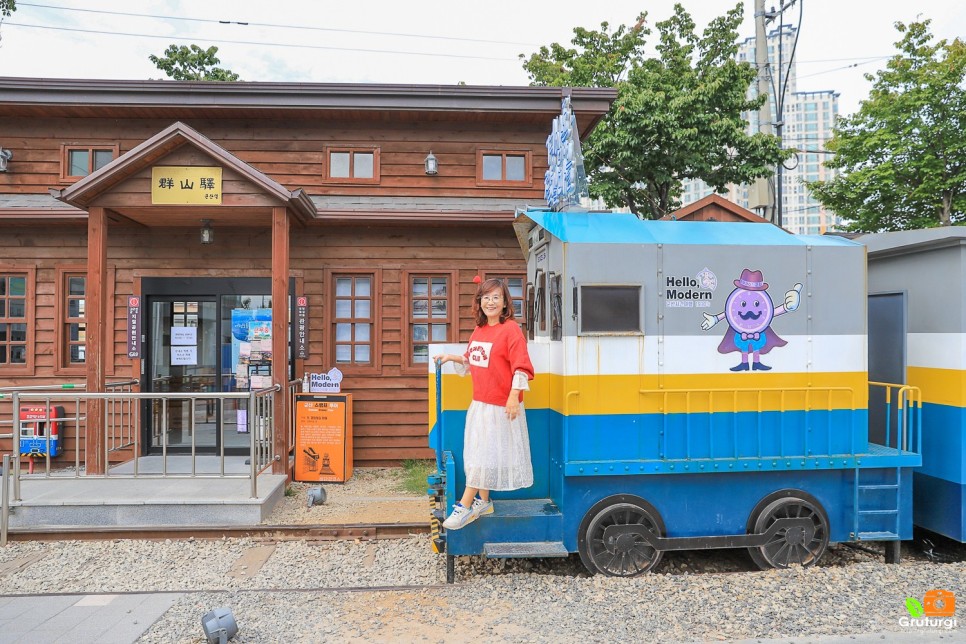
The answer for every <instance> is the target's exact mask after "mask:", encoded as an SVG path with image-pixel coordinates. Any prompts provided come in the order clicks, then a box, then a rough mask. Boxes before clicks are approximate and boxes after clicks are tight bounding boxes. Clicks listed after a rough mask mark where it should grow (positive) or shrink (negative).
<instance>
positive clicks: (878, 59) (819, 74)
mask: <svg viewBox="0 0 966 644" xmlns="http://www.w3.org/2000/svg"><path fill="white" fill-rule="evenodd" d="M886 58H892V56H879V57H878V58H873V59H871V60H867V61H865V62H864V63H852V64H851V65H845V66H844V67H835V68H834V69H826V70H824V71H821V72H814V73H812V74H804V75H802V76H799V78H810V77H812V76H821V75H822V74H831V73H832V72H839V71H842V70H843V69H850V68H852V67H858V66H859V65H868V64H869V63H874V62H876V61H880V60H884V59H886Z"/></svg>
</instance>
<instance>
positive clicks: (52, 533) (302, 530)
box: [7, 521, 429, 541]
mask: <svg viewBox="0 0 966 644" xmlns="http://www.w3.org/2000/svg"><path fill="white" fill-rule="evenodd" d="M414 534H429V521H427V522H426V523H339V524H311V525H255V526H172V527H143V526H142V527H133V528H129V527H115V526H109V527H102V528H97V529H93V528H89V527H84V528H69V527H65V528H56V527H45V528H11V529H10V530H9V532H8V535H7V538H8V539H9V540H10V541H64V540H78V541H102V540H112V539H221V538H223V537H231V538H242V537H255V538H258V539H264V540H277V541H288V540H295V539H302V540H306V541H342V540H349V539H352V540H356V539H359V540H374V539H401V538H405V537H408V536H410V535H414Z"/></svg>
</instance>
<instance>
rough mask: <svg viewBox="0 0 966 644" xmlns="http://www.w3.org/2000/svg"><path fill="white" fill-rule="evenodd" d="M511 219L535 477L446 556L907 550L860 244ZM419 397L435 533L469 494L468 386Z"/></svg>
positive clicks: (905, 509)
mask: <svg viewBox="0 0 966 644" xmlns="http://www.w3.org/2000/svg"><path fill="white" fill-rule="evenodd" d="M514 226H515V228H516V231H517V237H518V239H519V240H520V243H521V247H522V248H523V251H524V254H525V256H526V258H527V280H528V292H527V320H526V328H527V330H528V333H529V334H530V341H529V350H530V355H531V358H532V360H533V363H534V366H535V368H536V371H537V374H536V377H535V379H534V381H533V382H532V383H531V391H530V392H529V393H528V394H527V396H526V400H525V406H526V414H527V421H528V425H529V428H530V440H531V454H532V458H533V466H534V484H533V486H532V487H531V488H528V489H525V490H517V491H515V492H512V493H506V494H494V495H493V498H494V501H495V502H494V506H495V512H494V514H492V515H487V516H484V517H481V518H480V519H478V520H477V521H475V522H473V523H471V524H469V525H468V526H466V527H465V528H463V529H461V530H458V531H451V532H449V533H445V532H439V534H438V538H437V539H436V540H435V544H436V547H437V548H438V549H439V551H440V552H443V551H445V553H446V554H447V555H450V557H453V556H458V555H478V554H483V555H486V556H488V557H547V556H567V555H568V554H569V553H575V552H576V553H579V554H580V557H581V560H582V561H583V563H584V564H585V566H586V567H587V568H588V569H589V570H590V571H592V572H600V573H603V574H607V575H615V576H631V575H636V574H640V573H643V572H646V571H648V570H651V569H652V568H653V567H654V566H655V565H657V563H658V562H659V561H660V560H661V557H662V554H663V553H664V552H666V551H670V550H690V549H699V548H735V547H745V548H748V551H749V553H750V554H751V557H752V558H753V559H754V561H755V562H756V563H757V564H758V565H759V566H761V567H762V568H769V567H779V568H781V567H787V566H789V565H792V564H803V565H811V564H814V563H815V562H816V561H818V559H819V558H820V557H821V556H822V554H823V553H824V551H825V549H826V547H827V545H828V544H829V543H830V542H841V541H887V542H891V543H892V544H894V546H897V545H898V541H899V540H901V539H908V538H911V532H912V522H911V518H912V497H911V477H912V468H914V467H916V466H918V465H919V464H920V463H921V458H920V456H919V453H920V452H919V440H920V432H919V430H918V420H919V418H918V411H919V409H918V404H919V400H918V398H917V391H916V389H915V388H914V387H902V386H894V385H886V384H884V383H873V384H871V385H870V382H869V378H868V369H867V353H866V352H867V320H866V296H867V291H866V254H865V248H864V247H863V246H862V245H860V244H857V243H854V242H852V241H849V240H846V239H842V238H837V237H799V236H794V235H791V234H789V233H787V232H785V231H783V230H781V229H780V228H777V227H774V226H771V225H768V224H749V223H724V222H683V221H641V220H638V219H637V218H636V217H634V216H633V215H630V214H618V213H592V212H566V213H564V212H552V211H543V210H529V211H526V212H521V213H519V214H518V216H517V220H516V222H515V224H514ZM462 350H463V349H462V347H460V346H458V345H437V346H435V347H433V348H432V349H431V352H432V353H442V352H448V353H455V352H462ZM430 368H431V370H432V369H433V368H434V366H433V365H431V367H430ZM870 390H871V391H880V392H881V393H882V405H881V406H882V410H881V413H880V414H878V415H877V416H876V417H877V418H879V419H881V423H882V425H881V427H879V428H878V430H879V432H878V434H879V435H881V439H880V440H878V442H873V441H871V440H870V413H869V400H870ZM430 391H431V396H430V400H431V406H432V407H433V408H432V409H431V410H430V433H429V439H430V445H431V446H432V447H434V448H435V449H436V452H437V461H438V464H439V472H438V473H437V474H436V475H434V476H433V477H431V483H432V484H433V488H432V490H431V492H432V494H433V500H434V504H435V510H434V515H435V520H436V521H437V522H438V521H439V520H440V519H441V517H442V516H443V515H444V514H445V512H446V511H447V509H448V508H449V507H450V506H451V505H452V504H453V503H455V501H456V500H457V499H458V498H459V497H458V494H459V493H460V492H461V491H462V487H463V477H462V472H461V469H460V464H461V462H462V439H463V420H464V418H465V411H466V408H467V407H468V405H469V402H470V398H471V395H472V385H471V383H470V380H469V378H468V377H467V378H461V377H460V376H457V375H456V374H455V373H454V372H452V371H451V365H444V367H443V369H442V370H441V371H440V372H436V373H434V372H432V371H431V374H430ZM894 546H893V547H890V548H888V549H887V553H888V556H889V557H891V558H893V559H897V557H898V548H897V547H894ZM450 563H452V559H450ZM450 569H452V567H450Z"/></svg>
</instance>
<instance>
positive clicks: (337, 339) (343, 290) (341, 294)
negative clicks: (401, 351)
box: [329, 272, 379, 369]
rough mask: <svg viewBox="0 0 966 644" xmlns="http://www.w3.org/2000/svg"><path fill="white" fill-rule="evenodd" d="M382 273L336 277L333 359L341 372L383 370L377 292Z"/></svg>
mask: <svg viewBox="0 0 966 644" xmlns="http://www.w3.org/2000/svg"><path fill="white" fill-rule="evenodd" d="M378 275H379V273H378V272H376V273H359V274H345V273H340V274H333V275H332V281H331V286H330V288H331V291H330V292H331V294H332V297H331V298H330V300H329V301H330V302H332V305H331V307H330V316H331V320H332V327H331V329H332V330H331V344H330V346H331V347H332V350H331V352H330V357H331V359H332V361H333V362H334V363H335V364H336V366H338V367H339V368H340V369H341V368H344V367H346V366H358V367H370V368H377V367H378V366H379V353H378V351H377V350H376V346H377V345H376V340H377V338H378V320H377V318H376V317H375V315H376V312H377V311H378V310H379V302H378V297H377V292H376V285H377V278H378Z"/></svg>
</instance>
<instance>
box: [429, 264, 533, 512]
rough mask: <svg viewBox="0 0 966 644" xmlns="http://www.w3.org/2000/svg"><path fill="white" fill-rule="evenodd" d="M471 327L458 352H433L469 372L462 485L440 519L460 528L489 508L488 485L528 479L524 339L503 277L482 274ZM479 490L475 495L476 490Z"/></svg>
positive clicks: (528, 374)
mask: <svg viewBox="0 0 966 644" xmlns="http://www.w3.org/2000/svg"><path fill="white" fill-rule="evenodd" d="M473 312H474V315H475V317H476V328H475V329H474V330H473V334H472V335H471V336H470V341H469V345H468V346H467V349H466V353H464V354H463V355H461V356H460V355H452V354H443V355H438V356H435V357H434V360H436V363H437V364H439V365H442V364H444V363H446V362H452V363H453V364H454V366H455V368H456V372H457V373H458V374H460V375H466V371H467V369H468V370H469V372H470V375H471V376H472V378H473V402H472V403H470V407H469V410H467V412H466V428H465V429H464V432H463V469H464V471H465V473H466V490H465V491H464V492H463V497H462V499H460V501H459V502H458V503H457V504H456V505H454V506H453V512H452V514H450V515H449V517H448V518H447V519H446V520H445V521H444V522H443V527H444V528H446V529H447V530H459V529H460V528H462V527H463V526H465V525H467V524H469V523H471V522H473V521H475V520H476V519H477V518H478V517H480V516H482V515H484V514H492V513H493V503H492V502H491V501H490V491H491V490H497V491H506V490H517V489H520V488H524V487H530V486H531V485H533V466H532V465H531V463H530V436H529V434H528V432H527V418H526V414H525V412H524V409H523V392H524V391H529V390H530V387H529V385H528V384H527V382H528V381H529V380H532V379H533V365H532V364H531V362H530V355H529V354H528V353H527V340H526V338H524V337H523V331H522V330H521V329H520V325H519V324H517V323H516V322H515V321H514V319H513V302H512V300H511V299H510V291H509V289H507V286H506V284H505V283H504V282H503V281H502V280H496V279H490V280H486V281H485V282H483V283H482V284H480V286H479V287H478V288H477V290H476V298H475V300H474V302H473ZM477 495H479V496H477Z"/></svg>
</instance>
